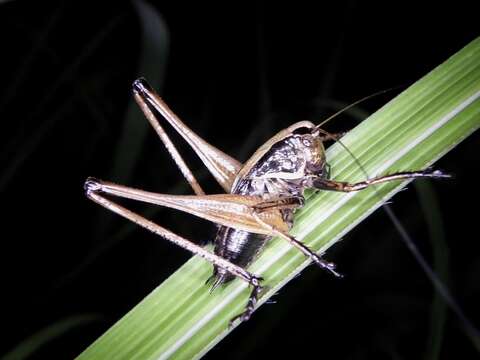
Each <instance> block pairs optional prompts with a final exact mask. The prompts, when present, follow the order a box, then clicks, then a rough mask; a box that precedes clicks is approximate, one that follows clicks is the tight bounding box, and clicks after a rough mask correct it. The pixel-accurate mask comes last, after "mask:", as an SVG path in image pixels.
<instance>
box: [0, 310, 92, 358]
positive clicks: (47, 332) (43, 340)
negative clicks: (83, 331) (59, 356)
mask: <svg viewBox="0 0 480 360" xmlns="http://www.w3.org/2000/svg"><path fill="white" fill-rule="evenodd" d="M99 319H100V316H99V315H95V314H82V315H74V316H69V317H66V318H63V319H61V320H59V321H57V322H55V323H53V324H51V325H49V326H47V327H45V328H43V329H41V330H39V331H37V332H36V333H35V334H33V335H31V336H29V337H28V338H26V339H25V340H23V341H22V342H21V343H20V344H18V345H17V346H15V348H13V349H12V350H10V351H9V352H8V353H7V354H5V355H4V356H2V360H22V359H27V358H29V357H30V356H31V355H32V354H34V353H35V352H36V351H37V350H38V349H39V348H40V347H42V346H43V345H45V344H47V343H48V342H50V341H53V340H55V339H57V338H58V337H60V336H62V335H64V334H66V333H67V332H69V331H71V330H73V329H75V328H77V327H79V326H83V325H86V324H89V323H91V322H93V321H97V320H99Z"/></svg>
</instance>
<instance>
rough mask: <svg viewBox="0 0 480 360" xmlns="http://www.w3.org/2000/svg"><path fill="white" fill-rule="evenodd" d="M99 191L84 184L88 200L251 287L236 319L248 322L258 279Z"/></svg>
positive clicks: (92, 183)
mask: <svg viewBox="0 0 480 360" xmlns="http://www.w3.org/2000/svg"><path fill="white" fill-rule="evenodd" d="M101 191H102V185H101V184H100V183H98V182H97V181H95V180H93V179H89V180H87V181H86V182H85V193H86V195H87V197H88V198H89V199H90V200H93V201H94V202H96V203H97V204H99V205H102V206H103V207H105V208H107V209H108V210H110V211H113V212H114V213H117V214H118V215H120V216H123V217H124V218H126V219H128V220H130V221H132V222H134V223H136V224H138V225H140V226H142V227H144V228H145V229H147V230H149V231H151V232H152V233H154V234H157V235H160V236H161V237H163V238H164V239H166V240H169V241H171V242H173V243H174V244H176V245H178V246H180V247H182V248H184V249H186V250H188V251H190V252H192V253H193V254H195V255H198V256H201V257H203V258H204V259H205V260H207V261H209V262H210V263H212V264H214V265H215V266H218V267H220V268H222V269H225V270H226V271H228V272H229V273H231V274H232V275H234V276H236V277H239V278H240V279H242V280H244V281H246V282H247V283H248V284H249V285H251V286H252V292H251V293H250V297H249V299H248V302H247V306H246V308H245V311H244V312H243V313H242V314H240V315H239V316H238V317H237V318H240V319H241V320H242V321H243V320H248V319H249V318H250V316H251V314H252V313H253V310H254V309H255V305H256V303H257V299H258V295H259V293H260V292H261V290H262V287H261V286H260V281H261V278H260V277H258V276H255V275H253V274H251V273H250V272H248V271H247V270H245V269H243V268H241V267H240V266H237V265H235V264H233V263H231V262H230V261H228V260H225V259H224V258H222V257H220V256H217V255H215V254H213V253H211V252H209V251H207V250H205V249H204V248H203V247H201V246H199V245H197V244H195V243H193V242H191V241H189V240H187V239H185V238H183V237H181V236H179V235H177V234H175V233H173V232H171V231H170V230H168V229H165V228H163V227H161V226H160V225H158V224H155V223H154V222H152V221H150V220H148V219H146V218H144V217H143V216H140V215H138V214H137V213H134V212H133V211H130V210H128V209H126V208H124V207H123V206H120V205H118V204H117V203H115V202H113V201H111V200H109V199H107V198H105V197H103V196H102V195H100V193H101ZM237 318H235V319H237Z"/></svg>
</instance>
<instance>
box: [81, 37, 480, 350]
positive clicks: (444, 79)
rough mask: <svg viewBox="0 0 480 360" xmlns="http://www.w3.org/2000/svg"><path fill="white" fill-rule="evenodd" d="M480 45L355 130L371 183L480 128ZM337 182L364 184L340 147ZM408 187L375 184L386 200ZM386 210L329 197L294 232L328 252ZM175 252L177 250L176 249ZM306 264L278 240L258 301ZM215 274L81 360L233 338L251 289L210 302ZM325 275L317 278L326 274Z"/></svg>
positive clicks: (332, 158)
mask: <svg viewBox="0 0 480 360" xmlns="http://www.w3.org/2000/svg"><path fill="white" fill-rule="evenodd" d="M479 98H480V39H477V40H475V41H473V42H472V43H470V44H469V45H468V46H467V47H465V48H464V49H462V50H461V51H459V52H458V53H457V54H456V55H454V56H453V57H452V58H450V59H449V60H448V61H446V62H445V63H443V64H442V65H440V66H439V67H438V68H436V69H435V70H434V71H432V72H431V73H429V74H428V75H426V76H425V77H424V78H422V79H421V80H419V81H418V82H416V83H415V84H414V85H412V86H411V87H410V88H409V89H407V90H406V91H404V92H403V93H402V94H400V95H399V96H397V97H396V98H395V99H394V100H392V101H390V102H389V103H388V104H387V105H385V106H384V107H383V108H382V109H380V110H379V111H377V112H376V113H375V114H373V115H372V116H370V117H369V118H368V119H367V120H365V121H364V122H362V123H361V124H360V125H359V126H357V127H356V128H355V129H353V130H352V131H351V132H350V133H349V134H348V135H347V136H345V137H344V139H343V142H344V143H345V145H346V146H348V147H349V149H350V150H351V151H352V152H353V153H354V154H355V155H356V156H357V157H358V158H359V160H360V162H361V163H362V164H363V165H364V167H365V169H366V171H367V172H368V174H369V176H376V175H380V174H384V173H388V172H393V171H399V170H407V169H419V168H425V167H427V166H429V165H431V164H432V163H433V162H434V161H436V160H437V159H438V158H440V157H441V156H442V155H444V154H445V153H446V152H448V151H449V150H451V149H452V148H453V147H454V146H455V145H457V144H458V143H459V142H460V141H461V140H462V139H464V138H465V137H467V136H468V135H469V134H471V133H472V132H473V131H475V130H476V129H477V128H478V127H479V125H480V100H479ZM327 156H328V161H329V162H330V164H331V165H332V173H333V178H335V179H339V180H348V181H358V180H362V179H363V178H364V175H363V173H362V171H361V170H360V169H358V167H357V166H356V165H355V162H354V160H353V159H352V158H351V157H350V156H349V155H348V154H347V152H346V151H345V150H344V149H342V148H341V147H340V146H338V144H336V145H334V146H332V147H331V148H329V149H328V151H327ZM405 184H406V183H390V184H384V185H381V186H378V187H377V188H376V191H377V192H378V193H380V194H381V195H382V196H383V197H384V199H388V198H389V197H390V196H392V195H393V194H394V193H396V192H397V191H399V190H400V189H401V188H402V187H403V186H404V185H405ZM380 205H381V201H379V198H378V196H377V194H376V193H375V192H374V191H372V190H371V189H370V190H369V189H367V190H364V191H362V192H358V193H349V194H341V193H333V192H322V193H320V194H317V195H315V196H311V197H309V198H308V199H307V203H306V205H305V207H304V208H303V209H302V210H301V211H299V212H298V213H297V214H296V218H295V226H294V228H293V230H292V234H293V235H295V236H297V237H298V238H299V239H301V240H302V241H303V242H304V243H305V244H306V245H308V246H309V247H310V248H312V249H315V250H317V251H322V252H323V251H325V250H326V249H327V248H329V247H330V246H332V245H333V244H334V243H335V242H336V241H338V239H340V238H341V237H342V236H343V235H345V234H346V233H347V232H348V231H349V230H350V229H352V228H353V227H354V226H355V225H357V224H358V223H359V222H360V221H362V220H363V219H364V218H366V217H367V216H368V215H369V214H370V213H372V212H373V211H374V210H375V209H376V208H378V207H379V206H380ZM172 251H175V250H173V249H172ZM308 264H309V262H308V261H306V259H305V257H304V256H303V255H302V254H301V253H300V252H299V251H297V250H296V249H292V248H291V246H289V245H288V244H287V243H286V242H285V241H282V240H279V239H274V240H273V241H271V242H270V243H269V244H268V246H267V247H266V249H265V251H264V252H263V253H262V254H261V256H260V257H259V258H258V259H257V260H256V261H255V262H254V264H253V265H252V266H251V267H250V270H251V271H252V272H253V273H255V274H258V275H261V276H262V277H264V278H265V282H264V285H266V286H268V288H269V291H268V293H266V294H265V296H263V297H262V298H261V301H260V302H261V303H263V302H265V301H266V300H267V299H268V297H270V296H271V295H272V294H274V293H275V292H277V291H278V290H279V289H280V288H281V287H282V286H283V285H284V284H286V283H287V282H288V281H289V280H290V279H292V278H293V277H294V276H295V275H297V274H298V273H299V272H300V271H301V270H302V269H303V268H305V267H306V266H307V265H308ZM211 271H212V267H211V265H210V264H208V263H206V262H205V261H204V260H202V259H200V258H197V257H193V258H192V259H191V260H190V261H188V262H187V263H186V264H185V265H184V266H182V267H181V268H180V269H179V270H178V271H177V272H175V273H174V274H173V275H172V276H171V277H170V278H168V279H167V280H166V281H165V282H163V283H162V284H161V285H160V286H159V287H158V288H157V289H156V290H154V291H153V292H152V293H151V294H150V295H149V296H148V297H147V298H145V299H144V300H143V301H142V302H141V303H140V304H138V305H137V306H136V307H135V308H134V309H133V310H131V311H130V312H129V313H128V314H127V315H125V316H124V317H123V318H122V319H121V320H120V321H119V322H117V323H116V324H115V325H114V326H113V327H112V328H111V329H110V330H109V331H108V332H106V333H105V334H104V335H103V336H102V337H100V338H99V339H98V340H97V341H96V342H95V343H93V344H92V345H91V346H90V347H89V348H88V349H86V350H85V351H84V352H83V353H82V354H81V355H80V357H79V358H80V359H104V358H114V359H132V358H136V359H137V358H138V359H166V358H175V359H185V358H198V357H201V356H202V355H203V354H205V353H206V352H207V351H208V350H209V349H210V348H211V347H213V346H214V345H215V344H216V343H218V342H219V341H220V340H221V339H222V338H223V337H224V336H226V335H227V334H228V333H229V330H228V329H227V324H228V321H229V320H230V319H231V318H232V317H233V316H235V315H236V314H238V313H239V312H240V311H242V309H243V307H244V306H245V302H246V300H247V297H248V293H249V289H247V285H246V284H245V283H243V282H242V281H239V280H235V281H234V282H232V283H230V284H229V285H227V286H225V287H224V288H223V289H219V290H217V291H215V292H213V293H212V294H210V289H209V287H208V286H206V285H204V284H205V281H206V280H207V279H208V277H209V276H210V275H211ZM319 271H320V270H319Z"/></svg>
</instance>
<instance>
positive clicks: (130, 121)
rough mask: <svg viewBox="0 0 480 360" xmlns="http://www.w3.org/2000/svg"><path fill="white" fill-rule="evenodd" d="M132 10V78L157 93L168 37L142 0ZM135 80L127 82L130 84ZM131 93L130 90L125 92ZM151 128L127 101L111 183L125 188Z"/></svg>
mask: <svg viewBox="0 0 480 360" xmlns="http://www.w3.org/2000/svg"><path fill="white" fill-rule="evenodd" d="M132 4H133V8H134V10H135V12H136V13H137V15H138V20H139V25H140V26H141V35H140V36H141V37H140V41H141V44H140V53H139V63H138V69H137V73H136V74H135V75H134V77H135V78H138V77H140V76H144V77H146V78H147V79H148V80H149V81H150V82H151V84H152V86H154V88H155V89H157V90H158V91H160V90H161V89H162V87H163V82H164V79H165V69H166V64H167V58H168V50H169V44H170V39H169V33H168V29H167V26H166V24H165V22H164V21H163V18H162V17H161V15H160V14H159V12H158V11H157V10H156V9H155V8H154V7H152V6H151V5H150V4H148V3H146V2H145V1H143V0H134V1H132ZM133 80H135V79H131V81H130V83H131V82H133ZM125 91H126V92H129V93H131V89H130V88H127V89H125ZM150 129H151V127H150V124H149V123H148V121H146V120H145V118H144V116H143V114H142V112H141V111H140V109H139V108H138V105H137V103H136V102H135V100H134V99H133V96H132V97H130V102H129V104H128V108H127V111H126V116H125V120H124V122H123V127H122V130H121V135H120V138H119V139H118V141H117V144H116V147H115V150H114V152H113V153H114V158H113V161H112V168H111V169H110V171H109V175H107V176H106V178H109V179H116V180H115V181H117V182H119V183H122V184H128V183H131V181H130V179H131V178H132V176H133V173H134V171H135V166H136V164H137V162H138V161H139V160H140V156H141V154H142V149H143V145H144V144H145V139H146V136H147V134H148V131H150ZM112 218H113V217H112V214H109V213H105V212H104V213H102V215H101V216H100V217H99V219H98V222H97V224H96V226H95V233H94V235H93V237H94V238H95V239H103V238H104V237H105V235H106V234H107V232H108V230H109V226H110V223H111V220H112ZM118 240H119V238H116V240H115V241H112V240H111V241H107V242H105V241H98V242H99V243H101V246H100V247H98V248H97V249H96V250H95V251H93V252H92V253H90V254H89V256H88V257H87V258H86V259H85V260H84V262H83V263H82V264H81V265H80V266H79V267H78V268H77V269H76V270H75V271H74V272H73V273H72V274H71V275H72V276H75V275H76V274H77V273H78V272H79V271H81V270H82V269H84V268H85V267H86V266H88V265H89V264H90V263H91V262H92V261H93V260H94V259H95V258H97V257H98V256H99V255H100V254H101V253H103V252H105V251H106V250H108V249H110V248H111V247H112V245H113V244H114V243H115V242H117V241H118Z"/></svg>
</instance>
